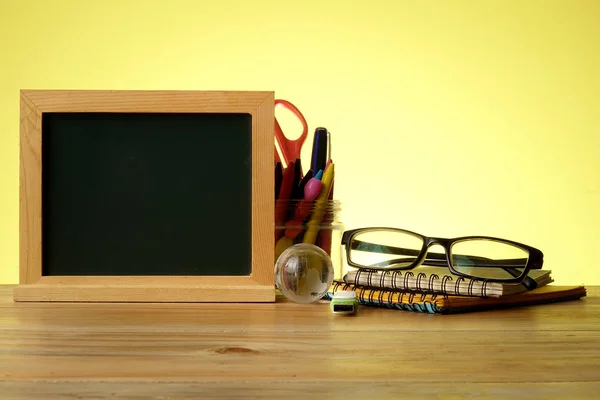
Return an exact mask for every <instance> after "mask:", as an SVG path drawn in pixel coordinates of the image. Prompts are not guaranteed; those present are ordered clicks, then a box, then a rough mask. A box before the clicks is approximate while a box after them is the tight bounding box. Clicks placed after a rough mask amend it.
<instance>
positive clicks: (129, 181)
mask: <svg viewBox="0 0 600 400" xmlns="http://www.w3.org/2000/svg"><path fill="white" fill-rule="evenodd" d="M42 132H43V135H42V141H41V142H42V143H41V146H42V151H41V153H42V159H43V168H42V174H41V178H42V190H41V194H42V202H41V206H42V221H43V222H42V260H41V261H42V275H43V276H56V275H77V276H81V275H92V276H100V275H113V276H122V275H128V276H139V275H154V276H157V275H170V276H176V275H179V276H182V275H185V276H193V275H227V276H234V275H235V276H247V275H249V274H250V272H251V258H252V235H251V232H252V230H251V223H252V207H251V206H252V177H251V173H252V170H251V166H252V162H251V161H252V116H251V115H250V114H248V113H132V112H85V113H84V112H47V113H44V114H43V116H42Z"/></svg>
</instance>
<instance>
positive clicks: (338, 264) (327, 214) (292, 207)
mask: <svg viewBox="0 0 600 400" xmlns="http://www.w3.org/2000/svg"><path fill="white" fill-rule="evenodd" d="M341 211H342V204H341V202H340V201H339V200H325V201H319V200H287V201H281V200H280V199H278V200H277V201H276V202H275V260H277V259H278V258H279V256H280V255H281V253H283V251H284V250H285V249H287V248H289V247H291V246H293V245H295V244H298V243H310V244H314V245H316V246H317V247H319V248H321V249H322V250H323V251H325V253H327V255H328V256H329V257H330V258H331V263H332V266H333V270H334V279H340V278H341V276H342V273H343V271H342V265H343V264H342V251H341V241H342V234H343V233H344V224H343V223H342V221H341V219H340V214H341Z"/></svg>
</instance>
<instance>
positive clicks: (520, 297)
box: [324, 281, 586, 314]
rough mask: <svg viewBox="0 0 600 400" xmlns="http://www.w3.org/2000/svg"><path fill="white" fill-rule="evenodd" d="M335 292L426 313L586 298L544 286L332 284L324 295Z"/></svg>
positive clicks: (576, 289)
mask: <svg viewBox="0 0 600 400" xmlns="http://www.w3.org/2000/svg"><path fill="white" fill-rule="evenodd" d="M338 290H353V291H355V292H356V297H357V299H358V302H359V303H360V304H362V305H365V306H373V307H383V308H391V309H397V310H406V311H414V312H421V313H429V314H455V313H465V312H472V311H484V310H490V309H497V308H508V307H517V306H526V305H534V304H545V303H553V302H559V301H567V300H576V299H579V298H581V297H584V296H586V289H585V287H584V286H555V285H546V286H542V287H539V288H537V289H534V290H530V291H527V292H523V293H518V294H512V295H506V296H502V297H468V296H449V295H446V294H437V293H417V292H411V291H400V290H387V289H377V288H370V287H364V286H356V285H353V284H350V283H345V282H342V281H334V282H333V284H332V285H331V286H330V288H329V290H328V291H327V293H326V294H325V297H324V299H325V300H331V298H332V297H333V295H334V294H335V292H337V291H338Z"/></svg>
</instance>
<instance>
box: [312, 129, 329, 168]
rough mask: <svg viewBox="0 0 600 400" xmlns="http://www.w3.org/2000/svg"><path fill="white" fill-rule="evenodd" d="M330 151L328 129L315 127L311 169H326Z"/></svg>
mask: <svg viewBox="0 0 600 400" xmlns="http://www.w3.org/2000/svg"><path fill="white" fill-rule="evenodd" d="M327 152H328V133H327V129H325V128H323V127H319V128H317V129H315V136H314V138H313V147H312V153H311V160H310V169H312V170H313V171H318V170H320V169H323V170H324V169H325V162H326V161H327Z"/></svg>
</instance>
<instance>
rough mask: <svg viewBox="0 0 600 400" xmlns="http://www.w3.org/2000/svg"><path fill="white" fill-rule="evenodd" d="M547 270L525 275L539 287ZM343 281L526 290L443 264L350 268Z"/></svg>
mask: <svg viewBox="0 0 600 400" xmlns="http://www.w3.org/2000/svg"><path fill="white" fill-rule="evenodd" d="M550 273H551V271H550V270H543V269H539V270H532V271H530V272H529V274H528V276H529V277H531V278H533V279H534V280H535V281H536V282H537V285H538V287H541V286H545V285H547V284H549V283H551V282H552V278H551V277H550ZM343 280H344V282H346V283H351V284H355V285H361V286H369V287H375V288H387V289H394V290H412V291H419V292H428V293H443V294H449V295H460V296H478V297H500V296H505V295H510V294H517V293H522V292H525V291H527V289H526V288H525V286H523V285H521V284H514V283H510V284H509V283H500V282H488V281H484V280H480V279H469V278H464V277H461V276H457V275H453V274H450V273H449V270H448V268H446V267H419V268H416V269H414V270H412V271H383V272H377V271H365V270H358V271H350V272H348V273H347V274H346V275H345V276H344V278H343Z"/></svg>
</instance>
